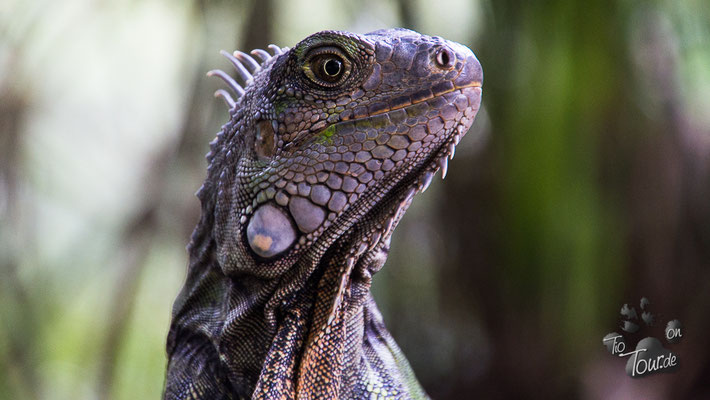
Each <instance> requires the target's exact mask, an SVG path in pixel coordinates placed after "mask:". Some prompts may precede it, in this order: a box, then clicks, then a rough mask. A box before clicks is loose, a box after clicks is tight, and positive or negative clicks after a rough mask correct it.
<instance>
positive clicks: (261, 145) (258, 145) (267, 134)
mask: <svg viewBox="0 0 710 400" xmlns="http://www.w3.org/2000/svg"><path fill="white" fill-rule="evenodd" d="M254 151H255V152H256V156H257V158H258V159H259V161H269V160H270V159H271V157H272V156H273V155H274V152H275V151H276V134H275V132H274V127H273V126H272V124H271V122H270V121H259V122H258V123H257V124H256V138H255V139H254Z"/></svg>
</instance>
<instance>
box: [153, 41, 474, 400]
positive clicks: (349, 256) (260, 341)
mask: <svg viewBox="0 0 710 400" xmlns="http://www.w3.org/2000/svg"><path fill="white" fill-rule="evenodd" d="M270 48H271V50H272V53H273V54H271V53H268V52H266V51H264V50H254V51H253V52H252V54H253V55H254V58H252V57H251V56H249V55H247V54H245V53H241V52H235V53H234V55H233V56H232V55H230V54H228V53H224V54H225V55H226V56H227V57H228V58H229V60H230V61H231V62H232V64H234V67H235V68H236V71H237V74H238V76H239V80H240V81H241V82H242V83H241V85H240V84H239V83H237V81H235V79H234V78H232V77H231V76H229V75H227V74H225V73H224V72H222V71H219V70H217V71H211V72H210V74H211V75H217V76H220V77H222V78H223V79H224V80H225V82H227V84H228V85H229V86H230V88H231V89H232V91H233V92H234V94H235V95H236V100H234V98H233V97H232V96H231V95H230V94H229V93H228V92H227V91H224V90H219V91H218V92H217V93H216V94H217V95H219V96H221V97H223V98H224V99H225V101H226V102H227V104H228V105H229V107H230V111H229V114H230V119H229V121H228V122H227V123H226V124H225V125H224V126H223V127H222V130H221V131H220V132H219V133H218V134H217V137H216V139H215V140H214V141H213V142H211V143H210V152H209V154H208V155H207V160H208V162H209V167H208V170H207V171H208V173H207V179H206V180H205V182H204V185H203V186H202V188H201V189H200V190H199V192H198V194H197V196H198V197H199V199H200V201H201V203H202V216H201V219H200V221H199V223H198V225H197V227H196V228H195V231H194V233H193V235H192V240H191V242H190V245H189V246H188V250H189V253H190V266H189V271H188V276H187V281H186V283H185V286H184V288H183V289H182V292H181V293H180V295H179V297H178V299H177V300H176V301H175V305H174V309H173V319H172V324H171V327H170V333H169V335H168V341H167V352H168V356H169V362H168V371H167V382H166V387H165V392H164V398H165V399H242V398H253V399H311V398H328V399H334V398H348V399H360V398H368V399H373V398H378V399H379V398H383V399H384V398H387V399H390V398H394V399H407V398H426V397H427V396H426V394H425V393H424V391H423V390H422V388H421V386H420V385H419V383H418V382H417V380H416V378H415V377H414V374H413V372H412V370H411V368H410V366H409V364H408V362H407V360H406V359H405V357H404V355H403V354H402V353H401V351H400V349H399V348H398V347H397V344H396V343H395V342H394V340H393V339H392V337H391V336H390V334H389V333H388V332H387V329H386V328H385V326H384V324H383V322H382V317H381V315H380V312H379V311H378V310H377V306H376V305H375V302H374V300H373V298H372V295H371V294H370V283H371V280H372V275H373V274H374V273H375V272H377V271H378V270H379V269H380V268H381V267H382V265H383V264H384V262H385V259H386V258H387V252H388V250H389V243H390V237H391V235H392V231H393V229H394V227H395V226H396V225H397V223H398V222H399V220H400V219H401V218H402V215H403V214H404V212H405V210H406V209H407V207H408V206H409V205H410V203H411V201H412V197H413V196H414V194H416V193H417V192H419V191H423V190H425V189H426V187H427V186H428V185H429V183H430V182H431V179H432V177H433V175H434V173H435V172H436V171H437V170H439V169H441V170H442V175H445V174H446V167H447V160H448V158H449V157H453V155H454V147H455V146H456V144H457V143H458V142H459V140H460V139H461V137H462V136H463V135H464V134H465V133H466V131H467V130H468V129H469V127H470V125H471V123H472V122H473V119H474V117H475V115H476V112H477V111H478V108H479V105H480V101H481V84H482V80H483V73H482V69H481V65H480V64H479V62H478V60H477V59H476V57H475V56H474V54H473V53H472V52H471V50H469V49H468V48H467V47H465V46H462V45H460V44H458V43H454V42H451V41H447V40H444V39H442V38H440V37H429V36H425V35H421V34H419V33H416V32H413V31H410V30H406V29H388V30H379V31H375V32H372V33H368V34H366V35H357V34H353V33H347V32H336V31H324V32H319V33H316V34H313V35H311V36H309V37H307V38H306V39H304V40H303V41H301V42H300V43H298V44H297V45H296V46H295V47H293V48H292V49H288V48H284V49H281V48H279V47H277V46H274V45H271V46H270Z"/></svg>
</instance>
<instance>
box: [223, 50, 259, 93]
mask: <svg viewBox="0 0 710 400" xmlns="http://www.w3.org/2000/svg"><path fill="white" fill-rule="evenodd" d="M219 53H220V54H222V55H223V56H225V57H227V59H228V60H229V62H231V63H232V65H234V69H236V70H237V75H239V77H240V78H242V81H244V84H245V85H248V84H249V82H250V81H251V80H252V79H253V78H254V77H253V76H251V73H250V72H249V71H247V69H246V68H245V67H244V66H243V65H242V63H241V61H239V60H237V59H236V58H235V57H234V56H233V55H231V54H229V53H227V52H226V51H224V50H221V51H220V52H219Z"/></svg>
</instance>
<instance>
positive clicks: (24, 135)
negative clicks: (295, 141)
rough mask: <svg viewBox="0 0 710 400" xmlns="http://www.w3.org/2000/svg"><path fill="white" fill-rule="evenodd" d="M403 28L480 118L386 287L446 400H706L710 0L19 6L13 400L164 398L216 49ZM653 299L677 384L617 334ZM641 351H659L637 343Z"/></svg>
mask: <svg viewBox="0 0 710 400" xmlns="http://www.w3.org/2000/svg"><path fill="white" fill-rule="evenodd" d="M394 26H403V27H407V28H411V29H415V30H417V31H420V32H422V33H426V34H430V35H440V36H444V37H446V38H447V39H451V40H455V41H458V42H461V43H464V44H466V45H468V46H469V47H471V49H472V50H473V51H474V52H475V53H476V55H477V56H478V58H479V59H480V60H481V63H482V65H483V69H484V74H485V80H484V92H483V108H482V110H481V112H480V113H479V116H478V118H477V120H476V122H475V124H474V126H473V128H472V129H471V131H470V132H469V133H468V135H467V136H466V137H465V138H464V139H463V140H462V141H461V144H460V145H459V146H458V148H457V150H456V158H455V159H454V160H453V161H452V162H451V163H450V167H449V174H448V176H447V178H446V180H445V181H444V182H440V181H439V179H436V181H435V182H434V183H433V184H432V187H431V188H430V189H429V190H428V191H427V192H426V193H424V194H422V195H418V196H417V197H416V200H415V201H414V204H413V206H412V207H411V208H410V210H409V212H408V213H407V215H406V216H405V218H404V219H403V221H402V222H401V224H400V226H399V227H398V229H397V230H396V231H395V234H394V238H393V242H392V252H391V255H390V258H389V260H388V262H387V264H386V265H385V267H384V268H383V270H382V271H380V272H379V273H378V275H377V276H376V277H375V282H374V287H373V291H374V293H375V297H376V298H377V300H378V303H379V305H380V308H381V310H382V312H383V314H384V317H385V321H386V323H387V326H388V327H389V328H390V330H391V331H392V333H393V335H394V336H395V338H396V339H397V341H398V343H399V344H400V346H401V347H402V348H403V350H404V352H405V354H406V355H407V356H408V358H409V360H410V362H411V364H412V366H413V368H414V370H415V372H416V374H417V376H418V378H419V379H420V380H421V382H422V384H423V385H424V387H425V388H426V390H427V391H428V393H429V394H430V395H431V396H432V397H433V398H436V399H461V398H484V399H504V398H545V399H569V398H584V399H637V398H644V399H666V398H668V399H681V398H689V399H706V398H710V341H708V340H707V338H708V335H710V317H709V316H708V315H709V311H708V310H709V309H710V4H709V3H708V2H707V1H701V0H697V1H692V0H688V1H640V0H639V1H604V0H590V1H584V2H570V1H547V2H538V3H537V4H536V2H528V1H512V0H507V1H492V0H491V1H466V0H448V1H439V2H427V1H423V0H422V1H411V2H410V1H404V0H400V1H394V0H389V1H374V0H372V1H344V0H343V1H335V0H332V1H324V2H310V1H305V0H298V1H285V0H281V1H276V0H260V1H246V0H245V1H234V2H228V1H178V2H171V1H167V0H147V1H141V2H136V1H130V0H119V1H112V2H105V1H104V2H102V1H88V0H71V1H66V2H50V1H43V0H34V1H30V2H27V1H18V0H10V1H9V2H5V3H4V4H3V5H2V6H0V371H1V372H2V373H0V399H44V398H47V399H83V398H86V399H93V398H102V399H144V398H145V399H148V398H158V397H159V396H160V392H161V390H162V386H163V379H164V368H165V353H164V341H165V335H166V333H167V328H168V323H169V319H170V308H171V306H172V302H173V300H174V298H175V296H176V295H177V292H178V290H179V288H180V286H181V284H182V281H183V279H184V276H185V272H186V266H187V257H186V252H185V250H184V246H185V245H186V244H187V241H188V238H189V234H190V232H191V230H192V229H193V227H194V225H195V223H196V221H197V218H198V213H199V206H198V201H197V199H196V198H195V197H194V195H193V193H194V192H195V191H196V190H197V189H198V188H199V186H200V184H201V182H202V180H203V179H204V176H205V169H206V163H205V161H204V154H205V153H206V152H207V149H208V146H207V143H208V142H209V141H210V140H211V139H212V138H213V137H214V135H215V133H216V132H217V131H218V130H219V127H220V125H221V124H223V123H224V122H225V121H226V119H227V113H226V109H225V108H224V106H223V104H222V103H221V102H220V101H219V100H215V99H213V98H212V93H213V92H214V90H215V89H217V88H219V87H220V86H221V85H220V82H218V80H214V79H207V78H206V77H205V72H206V71H208V70H210V69H213V68H222V69H225V70H227V68H228V62H227V61H226V60H225V59H221V58H220V56H219V54H218V51H219V50H220V49H226V50H232V49H241V50H245V51H248V50H250V49H252V48H264V47H265V46H266V45H268V44H269V43H278V44H279V45H281V46H293V45H294V44H295V43H297V42H298V41H299V40H300V39H302V38H304V37H305V36H306V35H308V34H310V33H313V32H316V31H318V30H322V29H340V30H349V31H354V32H360V33H365V32H369V31H372V30H375V29H379V28H384V27H394ZM643 296H645V297H647V298H648V299H649V300H650V303H651V304H650V309H651V310H652V312H653V313H654V314H656V317H657V321H656V326H655V327H652V328H646V327H644V328H642V332H640V333H638V334H635V335H627V337H628V338H629V340H630V341H631V342H633V343H635V341H636V340H638V339H640V338H642V337H644V336H646V335H654V336H656V337H658V338H659V339H660V338H661V336H662V334H663V332H662V328H663V327H664V326H665V324H666V321H668V320H671V319H679V320H680V321H681V323H682V324H683V334H684V337H683V340H682V341H681V342H680V343H679V344H676V345H667V348H669V349H670V350H672V351H673V352H675V353H677V354H678V357H679V359H680V363H681V368H680V370H679V371H678V372H675V373H671V374H657V375H654V376H650V377H644V378H642V379H631V378H629V377H628V376H626V374H625V372H624V367H625V361H626V359H623V360H622V359H619V358H616V357H612V356H611V355H610V354H609V353H607V352H606V349H605V348H604V346H603V345H602V338H603V336H604V335H606V334H607V333H610V332H612V331H617V332H620V323H621V321H620V315H619V310H620V309H621V306H622V305H623V304H624V303H629V304H631V305H635V306H636V308H637V309H638V302H639V299H640V298H641V297H643ZM644 330H645V331H644Z"/></svg>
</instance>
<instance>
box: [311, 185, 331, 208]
mask: <svg viewBox="0 0 710 400" xmlns="http://www.w3.org/2000/svg"><path fill="white" fill-rule="evenodd" d="M311 200H313V202H314V203H316V204H318V205H321V206H324V205H326V204H327V203H328V200H330V190H328V188H327V187H325V186H323V185H315V186H313V188H311Z"/></svg>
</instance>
